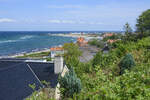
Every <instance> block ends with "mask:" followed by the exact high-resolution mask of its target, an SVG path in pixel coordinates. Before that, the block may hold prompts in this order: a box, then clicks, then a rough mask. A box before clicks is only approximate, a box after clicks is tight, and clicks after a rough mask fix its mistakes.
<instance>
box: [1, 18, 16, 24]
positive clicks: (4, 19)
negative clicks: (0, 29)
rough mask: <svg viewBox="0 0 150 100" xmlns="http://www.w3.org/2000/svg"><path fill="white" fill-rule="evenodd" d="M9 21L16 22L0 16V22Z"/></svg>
mask: <svg viewBox="0 0 150 100" xmlns="http://www.w3.org/2000/svg"><path fill="white" fill-rule="evenodd" d="M10 22H16V20H14V19H9V18H0V23H10Z"/></svg>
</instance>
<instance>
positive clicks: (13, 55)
mask: <svg viewBox="0 0 150 100" xmlns="http://www.w3.org/2000/svg"><path fill="white" fill-rule="evenodd" d="M42 52H50V49H48V48H44V49H41V50H36V49H35V50H32V51H31V52H21V53H17V54H11V55H6V56H5V55H4V56H0V59H1V58H16V57H19V56H24V55H25V54H26V55H30V54H36V53H42Z"/></svg>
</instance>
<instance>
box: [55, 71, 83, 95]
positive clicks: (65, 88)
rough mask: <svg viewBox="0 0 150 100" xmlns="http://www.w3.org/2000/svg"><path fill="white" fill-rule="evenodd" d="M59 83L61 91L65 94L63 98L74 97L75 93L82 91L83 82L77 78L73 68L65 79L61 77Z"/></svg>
mask: <svg viewBox="0 0 150 100" xmlns="http://www.w3.org/2000/svg"><path fill="white" fill-rule="evenodd" d="M58 81H59V83H60V91H61V93H62V94H63V98H66V97H73V94H74V93H79V92H80V91H81V81H80V79H79V78H77V75H76V73H75V72H74V70H73V68H71V69H70V71H69V72H67V73H66V74H65V76H64V77H61V76H60V78H59V80H58Z"/></svg>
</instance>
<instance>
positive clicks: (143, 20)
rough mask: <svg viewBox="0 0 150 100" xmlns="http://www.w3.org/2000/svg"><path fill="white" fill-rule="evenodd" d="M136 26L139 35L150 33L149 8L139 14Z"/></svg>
mask: <svg viewBox="0 0 150 100" xmlns="http://www.w3.org/2000/svg"><path fill="white" fill-rule="evenodd" d="M136 26H137V31H138V33H139V36H140V37H143V36H147V35H150V9H148V10H146V11H145V12H143V13H142V14H141V15H140V16H139V18H138V19H137V24H136Z"/></svg>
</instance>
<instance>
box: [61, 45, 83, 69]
mask: <svg viewBox="0 0 150 100" xmlns="http://www.w3.org/2000/svg"><path fill="white" fill-rule="evenodd" d="M63 48H64V50H65V53H64V59H65V62H66V64H67V65H68V67H69V66H72V67H76V66H77V64H78V63H79V56H81V54H82V53H81V51H80V50H79V47H78V45H77V44H74V43H65V44H64V46H63Z"/></svg>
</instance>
